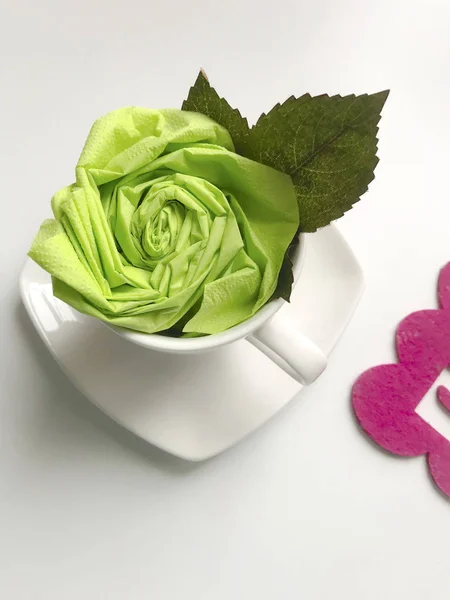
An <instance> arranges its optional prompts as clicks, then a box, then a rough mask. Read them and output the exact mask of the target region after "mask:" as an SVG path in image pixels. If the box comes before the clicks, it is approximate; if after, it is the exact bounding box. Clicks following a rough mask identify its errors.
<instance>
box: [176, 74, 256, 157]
mask: <svg viewBox="0 0 450 600" xmlns="http://www.w3.org/2000/svg"><path fill="white" fill-rule="evenodd" d="M181 108H182V110H188V111H192V112H198V113H202V114H203V115H206V116H207V117H210V118H211V119H213V121H216V123H219V125H222V126H223V127H225V129H227V130H228V132H229V134H230V135H231V139H232V140H233V142H234V146H235V148H236V152H237V153H238V154H242V155H244V156H245V152H244V151H243V149H244V147H245V142H246V139H247V136H248V134H249V131H250V129H249V126H248V122H247V119H246V118H245V117H243V116H242V115H241V113H240V112H239V111H238V110H237V109H236V108H232V107H231V106H230V105H229V104H228V102H227V101H226V100H225V99H224V98H221V97H220V96H219V94H218V93H217V92H216V90H215V89H214V88H213V87H211V86H210V84H209V81H208V79H207V77H206V75H205V73H204V71H202V70H201V71H200V72H199V74H198V77H197V79H196V81H195V83H194V85H193V86H192V87H191V89H190V90H189V94H188V97H187V99H186V100H185V101H184V102H183V105H182V107H181Z"/></svg>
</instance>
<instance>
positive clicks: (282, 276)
mask: <svg viewBox="0 0 450 600" xmlns="http://www.w3.org/2000/svg"><path fill="white" fill-rule="evenodd" d="M300 232H301V227H299V228H298V230H297V233H296V234H295V236H294V239H293V240H292V242H291V243H290V244H289V247H288V249H287V250H286V254H285V255H284V259H283V264H282V265H281V269H280V272H279V274H278V282H277V287H276V289H275V291H274V293H273V295H272V298H271V300H274V299H275V298H283V300H286V302H290V298H291V293H292V286H293V284H294V274H293V272H292V267H293V264H292V257H293V256H294V252H295V250H296V249H297V246H298V244H299V235H300Z"/></svg>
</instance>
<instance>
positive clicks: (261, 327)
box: [108, 234, 327, 385]
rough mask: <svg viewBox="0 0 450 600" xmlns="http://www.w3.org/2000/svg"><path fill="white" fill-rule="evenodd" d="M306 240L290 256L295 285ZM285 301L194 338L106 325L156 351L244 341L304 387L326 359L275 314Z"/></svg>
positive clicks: (288, 321) (178, 351) (177, 351)
mask: <svg viewBox="0 0 450 600" xmlns="http://www.w3.org/2000/svg"><path fill="white" fill-rule="evenodd" d="M305 245H306V237H305V236H304V235H303V234H300V237H299V244H298V246H297V249H296V251H295V254H294V256H293V264H294V284H295V283H296V282H297V280H298V277H299V275H300V271H301V269H302V267H303V263H304V257H305ZM284 305H285V301H284V300H283V299H281V298H278V299H276V300H272V301H271V302H268V303H267V304H266V305H265V306H263V307H262V308H261V310H259V311H258V312H257V313H256V315H254V316H253V317H251V318H250V319H247V320H246V321H244V322H243V323H240V324H239V325H235V326H234V327H231V328H230V329H227V330H226V331H223V332H222V333H215V334H212V335H206V336H203V337H197V338H175V337H168V336H165V335H161V334H157V333H153V334H148V333H139V332H137V331H132V330H131V329H125V328H123V327H117V326H115V325H108V327H110V328H111V329H112V330H113V331H115V333H117V334H118V335H120V336H121V337H123V338H125V339H126V340H128V341H130V342H133V343H134V344H138V345H139V346H144V347H145V348H149V349H151V350H158V351H159V352H170V353H175V354H192V353H196V352H206V351H208V350H213V349H214V348H219V347H220V346H224V345H225V344H231V343H232V342H235V341H237V340H240V339H242V338H246V339H247V340H248V341H249V342H251V343H252V344H253V345H254V346H256V347H257V348H258V349H259V350H261V351H262V352H264V354H266V355H267V356H268V357H269V358H270V359H271V360H273V361H274V362H275V363H276V364H277V365H278V366H279V367H281V368H282V369H284V371H286V373H288V374H289V375H290V376H291V377H293V378H294V379H296V380H297V381H299V382H300V383H302V384H303V385H307V384H309V383H312V382H313V381H315V380H316V379H317V377H319V375H321V373H323V371H324V369H325V367H326V365H327V359H326V356H325V355H324V353H323V352H322V350H320V348H318V347H317V346H316V344H314V342H312V341H311V340H310V339H309V338H308V337H306V336H305V335H304V334H303V333H301V331H299V330H298V328H297V327H296V326H295V325H294V324H293V323H292V321H291V319H290V318H289V315H288V314H287V315H286V314H283V315H281V314H277V313H278V311H279V310H280V308H281V307H282V306H284Z"/></svg>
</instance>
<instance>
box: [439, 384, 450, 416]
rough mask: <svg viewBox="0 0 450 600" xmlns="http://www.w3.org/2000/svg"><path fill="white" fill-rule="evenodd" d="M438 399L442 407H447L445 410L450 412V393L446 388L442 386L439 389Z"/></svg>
mask: <svg viewBox="0 0 450 600" xmlns="http://www.w3.org/2000/svg"><path fill="white" fill-rule="evenodd" d="M437 397H438V400H439V402H440V403H441V404H442V406H445V408H446V409H447V410H449V411H450V392H449V391H448V389H447V388H446V387H445V386H443V385H440V386H439V387H438V389H437Z"/></svg>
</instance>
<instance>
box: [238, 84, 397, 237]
mask: <svg viewBox="0 0 450 600" xmlns="http://www.w3.org/2000/svg"><path fill="white" fill-rule="evenodd" d="M387 96H388V92H387V91H384V92H379V93H377V94H372V95H367V94H364V95H361V96H354V95H351V96H345V97H341V96H332V97H330V96H326V95H323V96H316V97H314V98H312V97H311V96H310V95H309V94H306V95H304V96H301V97H300V98H294V97H291V98H289V99H288V100H286V102H284V103H283V104H281V105H280V104H277V105H276V106H274V108H273V109H272V110H271V111H270V112H269V113H268V114H267V115H264V114H263V115H261V117H260V118H259V119H258V122H257V123H256V125H255V126H254V127H253V128H252V130H251V132H250V136H249V137H248V138H247V140H246V143H245V152H244V154H245V155H246V156H248V157H249V158H252V159H254V160H256V161H258V162H262V163H264V164H266V165H269V166H271V167H274V168H275V169H278V170H280V171H284V172H285V173H288V174H289V175H291V177H292V180H293V182H294V186H295V190H296V193H297V198H298V201H299V209H300V223H301V225H302V228H303V230H304V231H315V230H316V229H318V228H319V227H324V226H325V225H328V224H329V223H330V222H331V221H333V220H334V219H338V218H339V217H341V216H342V215H343V214H344V212H346V211H347V210H349V209H350V208H351V207H352V206H353V204H355V202H357V201H358V200H359V199H360V196H362V194H364V192H365V191H366V190H367V186H368V184H369V183H370V181H372V179H373V177H374V175H373V172H374V169H375V166H376V164H377V162H378V159H377V157H376V150H377V138H376V134H377V131H378V128H377V124H378V121H379V120H380V111H381V109H382V107H383V105H384V103H385V101H386V98H387Z"/></svg>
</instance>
